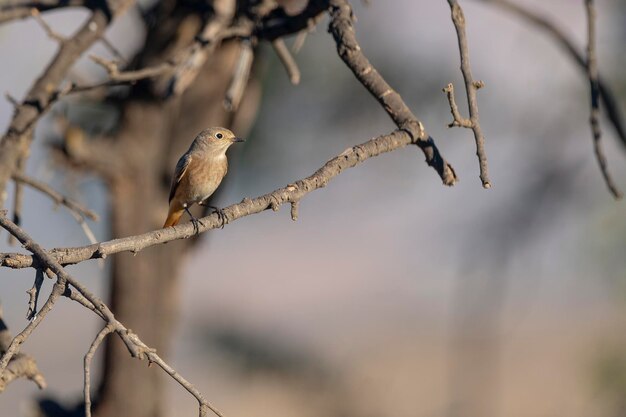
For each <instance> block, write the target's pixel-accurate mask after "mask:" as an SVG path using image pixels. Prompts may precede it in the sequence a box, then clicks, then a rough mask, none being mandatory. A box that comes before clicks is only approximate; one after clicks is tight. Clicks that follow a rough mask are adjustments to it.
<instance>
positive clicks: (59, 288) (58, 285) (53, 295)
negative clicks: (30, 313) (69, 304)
mask: <svg viewBox="0 0 626 417" xmlns="http://www.w3.org/2000/svg"><path fill="white" fill-rule="evenodd" d="M2 220H6V221H8V219H7V218H6V217H5V216H3V215H1V214H0V221H2ZM16 227H17V226H16ZM16 237H17V236H16ZM17 238H18V240H19V237H17ZM65 285H66V283H65V281H64V280H63V279H62V278H60V277H58V278H57V282H55V283H54V286H53V287H52V292H50V295H49V296H48V299H47V300H46V303H45V304H44V305H43V307H41V310H40V311H39V313H38V314H36V315H35V317H34V318H33V319H32V320H31V322H30V323H28V325H27V326H26V327H25V328H24V330H22V331H21V332H20V333H19V334H18V335H17V336H15V337H14V338H13V340H12V341H11V344H10V345H9V346H8V347H7V349H6V350H5V351H4V352H3V354H2V358H1V359H0V374H1V373H3V372H4V371H5V370H6V369H7V366H8V365H9V361H10V360H11V359H12V358H13V357H14V356H15V355H16V354H17V353H18V352H19V349H20V346H21V345H22V343H24V342H25V341H26V339H28V337H29V336H30V335H31V334H32V332H33V330H35V329H36V328H37V326H39V323H41V321H42V320H43V319H44V318H45V317H46V315H47V314H48V313H49V312H50V310H51V309H52V307H53V306H54V303H55V302H56V301H57V300H58V299H59V297H60V296H61V295H62V294H63V291H64V288H65Z"/></svg>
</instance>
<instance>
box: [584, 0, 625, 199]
mask: <svg viewBox="0 0 626 417" xmlns="http://www.w3.org/2000/svg"><path fill="white" fill-rule="evenodd" d="M585 9H586V11H587V76H588V77H589V87H590V90H591V94H590V95H591V114H590V117H589V123H590V125H591V134H592V137H593V150H594V153H595V155H596V160H597V161H598V165H599V166H600V171H601V172H602V176H603V177H604V182H605V183H606V186H607V188H608V189H609V191H610V192H611V194H613V197H614V198H615V199H616V200H619V199H621V198H622V192H621V191H620V190H619V189H618V188H617V185H615V182H614V181H613V178H612V177H611V174H610V172H609V167H608V164H607V160H606V156H605V154H604V149H603V147H602V130H601V128H600V100H599V97H600V89H599V85H598V64H597V59H596V27H595V25H596V23H595V22H596V10H595V6H594V3H593V0H585Z"/></svg>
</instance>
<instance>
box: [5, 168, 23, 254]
mask: <svg viewBox="0 0 626 417" xmlns="http://www.w3.org/2000/svg"><path fill="white" fill-rule="evenodd" d="M25 159H26V158H24V157H22V158H20V160H19V161H17V165H16V166H15V169H16V170H17V172H18V173H24V169H25V165H26V164H25ZM23 206H24V187H23V186H22V184H21V183H20V182H19V181H15V192H14V194H13V221H14V222H15V224H17V225H18V226H20V225H21V224H22V207H23ZM16 243H17V239H15V236H13V235H9V245H11V246H14V245H15V244H16Z"/></svg>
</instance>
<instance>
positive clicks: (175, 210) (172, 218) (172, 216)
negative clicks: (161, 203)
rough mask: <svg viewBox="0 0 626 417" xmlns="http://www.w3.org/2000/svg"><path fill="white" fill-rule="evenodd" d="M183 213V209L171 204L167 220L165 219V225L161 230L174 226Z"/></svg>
mask: <svg viewBox="0 0 626 417" xmlns="http://www.w3.org/2000/svg"><path fill="white" fill-rule="evenodd" d="M184 212H185V209H184V208H182V207H180V206H179V205H178V204H175V203H174V202H172V204H171V205H170V211H169V212H168V213H167V219H165V224H164V225H163V228H166V227H170V226H176V225H177V224H178V222H179V221H180V218H181V217H182V215H183V213H184Z"/></svg>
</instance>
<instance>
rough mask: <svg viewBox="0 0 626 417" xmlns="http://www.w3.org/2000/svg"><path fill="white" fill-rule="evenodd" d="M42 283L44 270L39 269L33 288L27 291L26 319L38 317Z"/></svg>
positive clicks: (36, 272)
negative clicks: (38, 301) (38, 302)
mask: <svg viewBox="0 0 626 417" xmlns="http://www.w3.org/2000/svg"><path fill="white" fill-rule="evenodd" d="M11 236H13V235H11ZM42 284H43V270H41V269H37V270H36V271H35V282H33V286H32V287H31V289H30V290H28V291H26V293H27V294H28V312H27V313H26V319H28V320H33V319H34V318H35V317H37V300H38V299H39V292H40V291H41V285H42Z"/></svg>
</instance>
